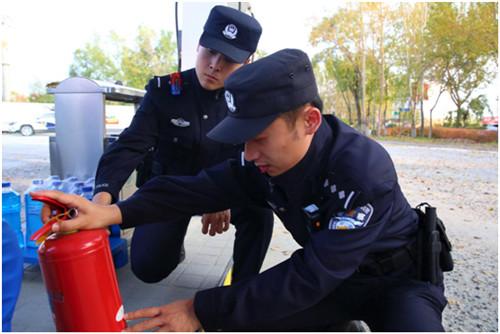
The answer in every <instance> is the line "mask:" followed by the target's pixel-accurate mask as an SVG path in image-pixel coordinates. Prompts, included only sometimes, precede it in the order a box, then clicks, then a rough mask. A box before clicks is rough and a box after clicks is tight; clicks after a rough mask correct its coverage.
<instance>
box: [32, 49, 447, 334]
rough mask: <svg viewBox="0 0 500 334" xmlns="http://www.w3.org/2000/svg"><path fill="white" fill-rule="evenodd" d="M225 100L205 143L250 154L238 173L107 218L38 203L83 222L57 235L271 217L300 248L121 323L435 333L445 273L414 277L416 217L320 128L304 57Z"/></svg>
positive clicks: (324, 124)
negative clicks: (234, 212)
mask: <svg viewBox="0 0 500 334" xmlns="http://www.w3.org/2000/svg"><path fill="white" fill-rule="evenodd" d="M225 87H226V92H225V98H226V102H227V108H228V112H227V113H228V114H227V117H226V118H225V119H224V120H223V121H222V122H221V123H219V124H218V125H217V126H216V127H215V128H214V129H213V130H212V131H210V132H209V133H208V136H209V137H210V138H212V139H214V140H217V141H220V142H223V143H231V144H236V143H243V142H244V143H245V151H244V156H243V157H242V159H241V160H229V161H227V162H224V163H222V164H219V165H216V166H214V167H213V168H210V169H206V170H204V171H202V172H201V173H200V174H198V175H197V176H189V177H175V176H159V177H157V178H156V179H155V180H154V182H148V183H146V184H145V185H144V186H143V187H142V188H141V189H139V191H138V192H136V193H135V194H134V195H133V196H132V197H130V198H129V199H127V200H126V201H123V202H120V203H118V204H116V205H111V206H96V205H94V204H92V203H90V202H88V201H86V200H84V199H82V198H78V197H77V196H72V195H66V194H62V193H58V192H38V193H37V195H45V196H49V197H51V198H53V199H55V200H57V201H60V202H61V203H63V204H65V205H66V206H68V207H75V208H77V209H78V212H79V213H80V215H79V216H78V217H77V218H75V219H72V220H69V221H66V222H64V223H62V224H60V225H58V224H56V225H54V227H53V230H54V231H69V230H73V229H91V228H98V227H103V226H106V225H110V224H113V223H121V224H122V225H123V227H125V228H126V227H132V226H136V225H138V224H146V223H150V222H156V221H161V220H162V219H163V217H164V216H165V215H168V216H171V217H175V218H176V219H177V218H183V217H185V216H188V215H192V214H197V213H203V212H214V211H220V210H223V209H226V208H229V207H232V206H241V205H253V206H257V207H271V208H272V209H273V210H274V212H275V214H276V215H277V216H278V217H279V218H280V219H281V221H282V222H283V224H284V225H285V227H286V228H287V229H288V230H289V231H290V233H291V234H292V235H293V237H294V239H295V240H296V241H297V242H298V243H299V244H300V245H301V246H302V248H301V249H298V250H297V251H295V252H294V253H293V254H292V256H291V257H290V259H288V260H286V261H284V262H282V263H280V264H278V265H276V266H274V267H272V268H270V269H269V270H267V271H265V272H263V273H260V274H259V275H256V276H254V277H252V278H250V279H247V280H242V281H238V282H236V283H234V284H232V285H231V286H226V287H218V288H213V289H207V290H203V291H199V292H198V293H197V294H196V295H195V297H194V298H193V299H186V300H179V301H176V302H174V303H171V304H167V305H164V306H161V307H153V308H148V309H141V310H138V311H135V312H130V313H127V314H126V316H125V317H126V319H139V318H151V319H149V320H147V321H143V322H140V323H137V324H135V325H133V326H131V327H130V328H128V329H127V330H128V331H144V330H148V329H153V328H157V329H159V330H162V331H163V330H172V331H194V330H196V329H198V328H199V327H200V326H202V327H203V328H204V329H205V330H207V331H214V330H224V331H319V330H327V331H343V330H345V329H346V326H347V325H348V323H349V321H351V320H363V321H364V322H365V323H366V324H367V325H368V326H369V327H370V329H371V330H372V331H414V332H416V331H443V326H442V324H441V314H442V311H443V309H444V307H445V306H446V298H445V297H444V287H443V283H442V272H439V275H438V276H439V280H438V281H437V282H434V283H435V284H432V283H429V282H426V281H423V280H421V279H419V278H418V276H417V273H416V268H417V266H416V260H415V256H414V255H415V254H414V252H412V251H411V250H412V249H413V248H414V247H413V246H412V245H413V244H414V243H415V238H416V235H417V234H418V216H417V214H416V213H415V211H414V210H413V209H412V208H411V207H410V205H409V203H408V202H407V200H406V198H405V197H404V195H403V193H402V191H401V188H400V186H399V184H398V180H397V175H396V171H395V169H394V165H393V163H392V161H391V158H390V156H389V154H388V153H387V152H386V151H385V150H384V149H383V148H382V146H380V145H379V144H378V143H376V142H375V141H373V140H371V139H369V138H367V137H366V136H364V135H361V134H360V133H359V132H357V131H355V130H354V129H352V128H350V127H349V126H347V125H346V124H344V123H343V122H341V121H339V120H338V119H337V118H335V117H334V116H331V115H322V114H321V108H322V104H321V100H320V99H319V97H318V90H317V86H316V82H315V77H314V73H313V68H312V66H311V63H310V61H309V59H308V57H307V55H306V54H305V53H304V52H302V51H300V50H293V49H285V50H282V51H279V52H277V53H274V54H272V55H270V56H268V57H265V58H262V59H260V60H258V61H256V62H255V63H252V64H249V65H246V66H243V67H241V68H240V69H238V70H237V71H235V72H234V73H233V74H232V75H231V76H230V77H229V78H228V79H227V80H226V82H225ZM194 204H195V205H194ZM47 218H48V210H46V208H44V210H42V219H43V220H47ZM381 259H382V260H381ZM393 259H394V260H393Z"/></svg>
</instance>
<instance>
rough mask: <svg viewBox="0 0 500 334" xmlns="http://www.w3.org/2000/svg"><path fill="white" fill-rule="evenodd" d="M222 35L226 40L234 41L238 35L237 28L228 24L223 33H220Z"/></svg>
mask: <svg viewBox="0 0 500 334" xmlns="http://www.w3.org/2000/svg"><path fill="white" fill-rule="evenodd" d="M222 34H223V35H224V36H225V37H226V38H227V39H235V38H236V35H237V34H238V28H236V26H235V25H234V24H232V23H231V24H228V25H227V26H226V28H225V29H224V31H222Z"/></svg>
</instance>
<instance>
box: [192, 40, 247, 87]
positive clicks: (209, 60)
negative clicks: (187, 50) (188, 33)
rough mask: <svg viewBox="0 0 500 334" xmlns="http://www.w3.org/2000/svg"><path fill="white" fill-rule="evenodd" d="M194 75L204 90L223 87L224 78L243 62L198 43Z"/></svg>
mask: <svg viewBox="0 0 500 334" xmlns="http://www.w3.org/2000/svg"><path fill="white" fill-rule="evenodd" d="M197 51H198V55H197V57H196V66H195V68H196V76H197V77H198V80H199V81H200V84H201V86H202V87H203V88H205V89H206V90H216V89H219V88H222V87H224V80H226V78H227V77H228V76H229V74H231V73H233V72H234V71H235V70H237V69H238V68H240V67H241V66H242V65H243V64H239V63H236V62H234V61H233V60H232V59H231V58H228V57H226V56H225V55H223V54H222V53H220V52H217V51H215V50H212V49H209V48H206V47H203V46H201V45H198V49H197Z"/></svg>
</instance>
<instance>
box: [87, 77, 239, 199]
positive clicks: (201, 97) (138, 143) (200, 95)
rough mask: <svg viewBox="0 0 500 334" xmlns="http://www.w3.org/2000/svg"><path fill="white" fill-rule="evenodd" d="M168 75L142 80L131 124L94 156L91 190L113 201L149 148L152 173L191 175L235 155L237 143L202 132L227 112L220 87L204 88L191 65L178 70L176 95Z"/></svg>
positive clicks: (216, 122)
mask: <svg viewBox="0 0 500 334" xmlns="http://www.w3.org/2000/svg"><path fill="white" fill-rule="evenodd" d="M169 81H170V76H169V75H167V76H162V77H155V78H153V79H151V80H150V82H149V84H148V85H147V86H146V94H145V96H144V98H143V99H142V101H141V104H140V106H139V108H138V110H137V112H136V114H135V115H134V118H133V119H132V122H131V124H130V126H129V127H128V128H127V129H125V130H124V131H123V132H122V133H121V134H120V137H119V139H118V140H117V141H116V142H114V143H112V144H111V145H110V146H109V147H108V149H107V150H106V152H105V153H104V154H103V155H102V157H101V159H100V161H99V165H98V167H97V172H96V180H95V184H96V186H95V193H98V192H101V191H106V192H109V193H110V194H111V195H112V196H113V199H114V201H116V199H117V198H118V193H119V191H120V189H121V188H122V186H123V185H124V184H125V182H126V181H127V179H128V177H129V176H130V174H131V173H132V172H133V170H134V169H135V168H136V167H137V166H138V165H139V164H140V162H141V161H143V160H144V159H145V158H146V156H147V154H148V151H149V150H150V149H151V148H154V161H155V163H154V166H155V167H156V170H155V174H171V175H196V174H197V173H199V172H200V171H201V170H202V169H203V168H207V167H211V166H213V165H215V164H217V163H219V162H221V161H224V160H226V159H228V158H234V157H236V156H237V154H238V151H239V150H240V149H241V145H240V146H234V145H225V144H220V143H218V142H215V141H213V140H211V139H209V138H207V136H206V133H207V132H208V131H210V130H211V129H212V128H213V127H214V126H215V125H216V124H218V123H219V122H220V121H221V120H222V119H223V118H224V117H225V116H226V111H225V109H224V104H222V103H221V102H224V101H225V100H224V91H223V89H220V90H215V91H208V90H205V89H203V88H202V87H201V85H200V83H199V81H198V78H197V76H196V72H195V70H194V69H190V70H187V71H184V72H182V73H181V82H182V88H181V94H180V95H172V94H171V90H170V84H169ZM158 166H159V169H160V170H158Z"/></svg>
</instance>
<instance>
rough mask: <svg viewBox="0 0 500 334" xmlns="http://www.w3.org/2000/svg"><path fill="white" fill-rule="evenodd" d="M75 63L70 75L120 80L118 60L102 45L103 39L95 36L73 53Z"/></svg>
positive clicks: (70, 68)
mask: <svg viewBox="0 0 500 334" xmlns="http://www.w3.org/2000/svg"><path fill="white" fill-rule="evenodd" d="M73 59H74V60H73V63H72V64H71V65H70V67H69V75H70V76H82V77H86V78H89V79H94V80H119V77H120V70H119V68H118V67H117V66H116V62H115V61H113V59H112V58H111V57H110V55H108V54H107V52H106V51H105V50H104V49H103V48H102V47H101V39H100V37H99V36H97V35H96V36H94V40H93V41H92V42H87V43H86V44H85V46H84V47H83V48H82V49H77V50H76V51H75V52H74V53H73Z"/></svg>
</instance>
